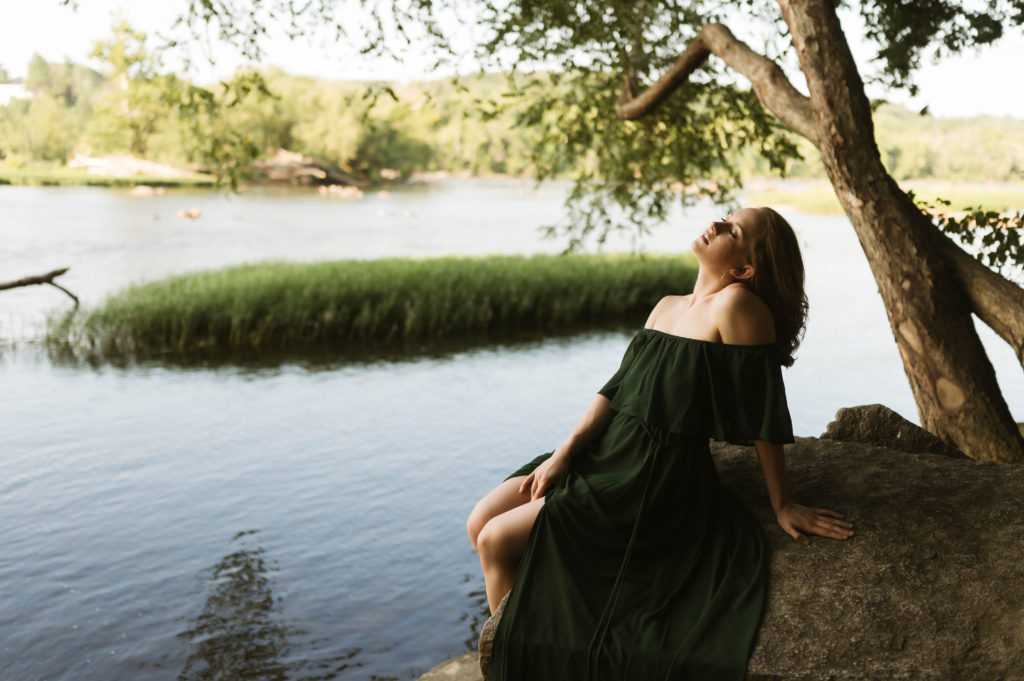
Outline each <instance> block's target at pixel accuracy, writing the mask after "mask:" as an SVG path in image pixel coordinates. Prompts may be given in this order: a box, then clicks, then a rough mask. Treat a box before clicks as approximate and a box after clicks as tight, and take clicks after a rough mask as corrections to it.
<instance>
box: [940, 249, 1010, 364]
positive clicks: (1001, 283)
mask: <svg viewBox="0 0 1024 681" xmlns="http://www.w3.org/2000/svg"><path fill="white" fill-rule="evenodd" d="M936 236H937V238H938V239H939V247H940V249H941V251H942V254H943V255H944V256H945V257H946V261H947V262H948V263H949V264H950V265H951V266H952V268H953V272H954V273H955V274H956V278H957V281H958V283H959V284H960V288H962V289H963V291H964V293H965V294H966V295H967V300H968V302H969V303H970V306H971V312H973V313H974V314H976V315H978V319H980V320H981V321H983V322H985V324H987V325H988V326H989V328H991V329H992V330H993V331H995V332H996V334H997V335H998V336H999V337H1000V338H1002V339H1003V340H1004V341H1006V342H1007V343H1009V344H1010V347H1011V348H1013V353H1014V354H1015V355H1016V356H1017V360H1018V361H1019V362H1020V363H1021V366H1024V289H1022V288H1021V287H1019V286H1017V285H1016V284H1014V283H1013V282H1012V281H1010V280H1008V279H1006V278H1005V277H1001V276H999V275H998V274H997V273H995V272H993V271H992V270H990V269H989V268H987V267H985V266H984V265H983V264H981V263H980V262H978V260H977V259H976V258H974V257H973V256H972V255H971V254H970V253H967V252H966V251H964V250H963V249H962V248H960V247H959V246H957V245H956V244H955V243H954V242H953V240H952V239H950V238H949V237H948V236H946V235H945V234H943V233H942V232H939V231H938V230H936Z"/></svg>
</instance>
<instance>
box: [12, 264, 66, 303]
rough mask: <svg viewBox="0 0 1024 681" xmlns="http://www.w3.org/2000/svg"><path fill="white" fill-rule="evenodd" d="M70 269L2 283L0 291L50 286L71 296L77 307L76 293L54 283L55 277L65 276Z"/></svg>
mask: <svg viewBox="0 0 1024 681" xmlns="http://www.w3.org/2000/svg"><path fill="white" fill-rule="evenodd" d="M68 269H69V268H67V267H65V268H63V269H59V270H54V271H52V272H47V273H46V274H39V275H37V276H34V277H22V278H21V279H16V280H14V281H8V282H4V283H0V291H4V290H6V289H9V288H20V287H22V286H35V285H36V284H49V285H50V286H53V287H56V288H59V289H60V290H61V291H63V292H64V293H66V294H68V295H69V296H71V300H73V301H75V306H76V307H77V306H78V296H76V295H75V294H74V293H72V292H71V291H69V290H67V289H66V288H64V287H63V286H61V285H60V284H58V283H56V282H54V278H55V277H59V276H60V275H62V274H64V273H65V272H67V271H68Z"/></svg>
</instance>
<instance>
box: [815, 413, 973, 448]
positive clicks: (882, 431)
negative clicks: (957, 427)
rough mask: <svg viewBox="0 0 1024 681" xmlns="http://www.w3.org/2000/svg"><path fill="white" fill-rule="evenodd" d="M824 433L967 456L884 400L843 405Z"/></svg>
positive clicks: (837, 437) (830, 436)
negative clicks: (897, 411) (895, 409)
mask: <svg viewBox="0 0 1024 681" xmlns="http://www.w3.org/2000/svg"><path fill="white" fill-rule="evenodd" d="M821 437H822V438H823V439H828V440H842V441H843V442H863V443H864V444H872V445H884V446H886V447H891V448H893V449H898V450H900V451H901V452H912V453H922V452H930V453H932V454H941V455H942V456H953V457H959V458H964V457H965V456H966V454H964V453H963V452H961V451H960V450H959V449H957V448H956V447H954V446H953V445H951V444H949V443H948V442H946V441H945V440H943V439H942V438H940V437H937V436H936V435H933V434H932V433H929V432H928V431H927V430H925V429H924V428H922V427H920V426H918V425H915V424H913V423H911V422H910V421H908V420H907V419H905V418H903V417H902V416H900V415H899V414H897V413H896V412H894V411H893V410H892V409H889V407H886V406H885V405H883V404H862V405H860V406H858V407H844V408H842V409H840V410H839V411H837V412H836V418H835V420H834V421H832V422H831V423H830V424H828V426H827V427H826V428H825V432H824V433H822V434H821Z"/></svg>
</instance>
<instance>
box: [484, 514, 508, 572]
mask: <svg viewBox="0 0 1024 681" xmlns="http://www.w3.org/2000/svg"><path fill="white" fill-rule="evenodd" d="M509 540H510V537H509V534H508V532H505V531H504V527H503V524H502V523H501V522H497V521H496V522H487V523H485V524H484V526H483V527H482V528H481V529H480V531H479V532H478V533H477V539H476V552H477V553H479V554H480V559H481V560H482V561H484V562H485V563H502V562H505V558H506V554H507V553H508V548H509V546H508V545H509V543H510V542H509Z"/></svg>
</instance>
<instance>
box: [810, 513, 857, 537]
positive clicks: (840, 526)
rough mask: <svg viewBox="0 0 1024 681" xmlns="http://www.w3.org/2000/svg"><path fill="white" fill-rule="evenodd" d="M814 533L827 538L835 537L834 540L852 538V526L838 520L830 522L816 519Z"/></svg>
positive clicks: (829, 520)
mask: <svg viewBox="0 0 1024 681" xmlns="http://www.w3.org/2000/svg"><path fill="white" fill-rule="evenodd" d="M814 524H815V531H816V533H817V534H821V535H824V536H827V537H835V538H836V539H846V538H847V537H852V536H853V530H852V529H849V528H852V527H853V525H851V524H850V523H847V522H843V521H840V520H831V519H824V518H820V517H819V518H817V519H816V520H815V523H814Z"/></svg>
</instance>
